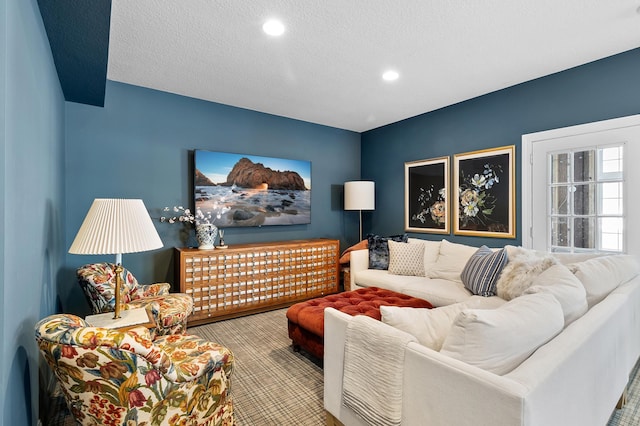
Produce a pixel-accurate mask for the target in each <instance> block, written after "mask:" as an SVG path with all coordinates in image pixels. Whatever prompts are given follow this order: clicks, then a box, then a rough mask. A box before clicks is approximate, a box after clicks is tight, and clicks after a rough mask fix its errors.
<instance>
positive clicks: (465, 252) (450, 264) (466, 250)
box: [427, 240, 478, 283]
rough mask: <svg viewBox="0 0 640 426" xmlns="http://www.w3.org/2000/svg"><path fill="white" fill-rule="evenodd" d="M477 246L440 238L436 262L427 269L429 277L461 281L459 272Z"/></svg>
mask: <svg viewBox="0 0 640 426" xmlns="http://www.w3.org/2000/svg"><path fill="white" fill-rule="evenodd" d="M477 250H478V247H472V246H467V245H464V244H456V243H451V242H449V241H447V240H442V242H441V243H440V253H439V255H438V260H437V261H436V263H435V264H434V265H433V266H432V267H431V269H429V270H428V271H427V276H428V277H429V278H442V279H444V280H449V281H457V282H459V283H462V280H461V278H460V273H461V272H462V269H463V268H464V266H465V265H466V264H467V261H468V260H469V258H470V257H471V256H473V254H474V253H475V252H476V251H477Z"/></svg>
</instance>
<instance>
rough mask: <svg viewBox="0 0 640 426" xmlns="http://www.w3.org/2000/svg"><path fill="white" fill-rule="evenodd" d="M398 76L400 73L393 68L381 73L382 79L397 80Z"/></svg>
mask: <svg viewBox="0 0 640 426" xmlns="http://www.w3.org/2000/svg"><path fill="white" fill-rule="evenodd" d="M398 77H400V74H398V72H397V71H394V70H389V71H385V72H384V74H382V78H383V79H384V81H394V80H397V79H398Z"/></svg>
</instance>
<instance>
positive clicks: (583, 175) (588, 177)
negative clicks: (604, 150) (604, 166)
mask: <svg viewBox="0 0 640 426" xmlns="http://www.w3.org/2000/svg"><path fill="white" fill-rule="evenodd" d="M595 171H596V152H595V150H589V151H579V152H574V153H573V181H574V182H591V181H593V180H594V179H595V175H596V174H595Z"/></svg>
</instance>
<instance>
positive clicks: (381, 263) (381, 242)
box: [367, 234, 409, 269]
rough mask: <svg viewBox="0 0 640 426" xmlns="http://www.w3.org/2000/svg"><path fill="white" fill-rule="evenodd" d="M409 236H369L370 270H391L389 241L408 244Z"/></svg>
mask: <svg viewBox="0 0 640 426" xmlns="http://www.w3.org/2000/svg"><path fill="white" fill-rule="evenodd" d="M408 238H409V237H408V236H407V234H402V235H392V236H391V237H381V236H379V235H373V234H369V235H367V244H368V246H369V269H389V244H388V241H389V240H391V241H397V242H402V243H406V242H407V240H408Z"/></svg>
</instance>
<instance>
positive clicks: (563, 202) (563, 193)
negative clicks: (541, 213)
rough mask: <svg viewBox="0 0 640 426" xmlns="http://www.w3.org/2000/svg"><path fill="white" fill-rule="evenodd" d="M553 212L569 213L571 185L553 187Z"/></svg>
mask: <svg viewBox="0 0 640 426" xmlns="http://www.w3.org/2000/svg"><path fill="white" fill-rule="evenodd" d="M551 214H569V187H568V186H556V187H553V188H551Z"/></svg>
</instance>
